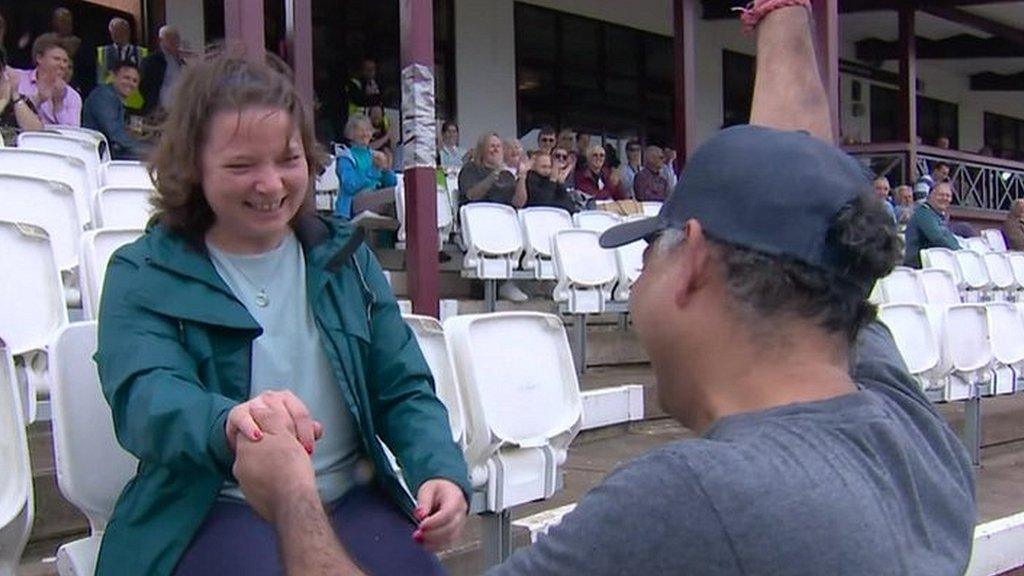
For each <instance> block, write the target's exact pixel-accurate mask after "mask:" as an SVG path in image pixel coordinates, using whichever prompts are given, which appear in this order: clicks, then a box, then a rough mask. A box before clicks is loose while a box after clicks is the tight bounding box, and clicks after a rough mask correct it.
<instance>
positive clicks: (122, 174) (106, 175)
mask: <svg viewBox="0 0 1024 576" xmlns="http://www.w3.org/2000/svg"><path fill="white" fill-rule="evenodd" d="M100 186H117V187H120V188H150V189H152V190H156V185H155V184H153V178H151V177H150V175H149V168H147V167H146V164H145V163H143V162H137V161H135V160H113V161H111V162H107V163H105V164H103V166H101V167H100Z"/></svg>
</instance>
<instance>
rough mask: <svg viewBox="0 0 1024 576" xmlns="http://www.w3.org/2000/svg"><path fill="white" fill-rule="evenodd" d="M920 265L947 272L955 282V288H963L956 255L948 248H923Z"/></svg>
mask: <svg viewBox="0 0 1024 576" xmlns="http://www.w3.org/2000/svg"><path fill="white" fill-rule="evenodd" d="M921 265H922V266H923V267H924V268H941V269H943V270H949V271H950V273H952V274H953V279H954V280H956V285H957V288H963V287H964V279H963V275H962V274H961V272H960V264H959V262H958V261H957V259H956V255H955V254H954V252H953V251H952V250H950V249H949V248H925V249H924V250H921Z"/></svg>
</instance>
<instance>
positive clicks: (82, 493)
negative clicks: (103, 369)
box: [50, 322, 137, 576]
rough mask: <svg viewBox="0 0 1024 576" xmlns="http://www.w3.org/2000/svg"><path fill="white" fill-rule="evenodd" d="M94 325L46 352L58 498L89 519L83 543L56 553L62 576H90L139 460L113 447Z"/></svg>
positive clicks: (67, 333)
mask: <svg viewBox="0 0 1024 576" xmlns="http://www.w3.org/2000/svg"><path fill="white" fill-rule="evenodd" d="M95 352H96V323H95V322H78V323H75V324H69V325H68V326H66V327H65V328H64V329H63V330H61V331H60V332H58V333H57V334H56V336H55V337H54V340H53V344H52V345H51V346H50V400H51V404H52V406H53V452H54V459H55V461H56V464H57V485H58V486H59V487H60V492H61V494H63V495H64V498H66V499H67V500H68V501H69V502H71V503H72V504H74V505H75V507H76V508H78V509H79V510H80V511H81V512H82V513H83V514H84V515H85V517H86V518H88V519H89V529H90V534H89V536H88V537H87V538H83V539H81V540H76V541H74V542H70V543H68V544H64V545H63V546H61V547H60V549H58V550H57V569H58V571H59V572H60V574H61V576H88V575H91V574H92V573H93V572H94V571H95V568H96V555H97V553H98V552H99V546H100V540H102V538H103V531H104V529H106V527H107V521H108V520H110V515H111V513H113V511H114V503H115V502H116V501H117V497H118V496H119V495H120V494H121V490H122V489H123V488H124V485H125V484H127V483H128V481H129V480H130V479H131V477H132V475H133V474H134V473H135V467H136V464H137V460H136V459H135V458H134V457H133V456H132V455H131V454H129V453H128V452H126V451H125V450H124V449H123V448H121V446H120V445H119V444H118V443H117V439H116V438H115V437H114V424H113V421H112V420H111V416H110V408H109V406H108V405H107V402H106V400H104V398H103V393H102V390H101V389H100V380H99V376H98V375H97V374H96V364H95V363H94V362H93V360H92V356H93V354H94V353H95Z"/></svg>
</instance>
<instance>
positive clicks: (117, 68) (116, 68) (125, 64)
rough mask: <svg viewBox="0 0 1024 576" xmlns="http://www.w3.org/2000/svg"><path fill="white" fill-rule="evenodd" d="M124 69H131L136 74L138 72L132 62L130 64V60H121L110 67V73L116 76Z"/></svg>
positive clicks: (137, 68)
mask: <svg viewBox="0 0 1024 576" xmlns="http://www.w3.org/2000/svg"><path fill="white" fill-rule="evenodd" d="M125 68H131V69H132V70H135V71H136V72H138V71H139V67H138V66H136V65H135V63H134V62H131V61H130V60H121V61H119V62H115V63H114V65H113V66H111V68H110V73H111V74H113V75H115V76H116V75H118V74H120V73H121V70H124V69H125Z"/></svg>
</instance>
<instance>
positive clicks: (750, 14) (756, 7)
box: [733, 0, 811, 34]
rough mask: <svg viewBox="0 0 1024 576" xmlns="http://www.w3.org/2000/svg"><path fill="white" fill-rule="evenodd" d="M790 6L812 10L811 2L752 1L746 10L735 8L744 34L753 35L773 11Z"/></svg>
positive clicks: (789, 0) (809, 0)
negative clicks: (758, 25)
mask: <svg viewBox="0 0 1024 576" xmlns="http://www.w3.org/2000/svg"><path fill="white" fill-rule="evenodd" d="M789 6H804V7H805V8H807V9H808V10H810V9H811V0H752V1H751V2H750V3H749V4H747V5H746V7H744V8H733V10H735V11H737V12H739V13H740V22H742V23H743V32H744V33H745V34H753V33H754V28H757V24H758V23H759V22H761V19H762V18H764V17H765V16H767V15H768V13H769V12H771V11H772V10H778V9H779V8H787V7H789Z"/></svg>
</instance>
